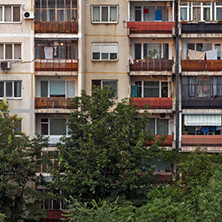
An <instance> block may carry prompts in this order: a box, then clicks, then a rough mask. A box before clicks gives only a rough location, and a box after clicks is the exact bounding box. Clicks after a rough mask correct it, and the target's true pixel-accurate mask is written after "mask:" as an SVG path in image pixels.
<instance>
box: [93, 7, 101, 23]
mask: <svg viewBox="0 0 222 222" xmlns="http://www.w3.org/2000/svg"><path fill="white" fill-rule="evenodd" d="M99 21H100V7H93V22H99Z"/></svg>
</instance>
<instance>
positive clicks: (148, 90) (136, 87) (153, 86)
mask: <svg viewBox="0 0 222 222" xmlns="http://www.w3.org/2000/svg"><path fill="white" fill-rule="evenodd" d="M131 94H132V97H168V82H165V81H141V80H135V81H134V83H133V84H132V90H131Z"/></svg>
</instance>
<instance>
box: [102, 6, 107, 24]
mask: <svg viewBox="0 0 222 222" xmlns="http://www.w3.org/2000/svg"><path fill="white" fill-rule="evenodd" d="M102 22H108V7H102Z"/></svg>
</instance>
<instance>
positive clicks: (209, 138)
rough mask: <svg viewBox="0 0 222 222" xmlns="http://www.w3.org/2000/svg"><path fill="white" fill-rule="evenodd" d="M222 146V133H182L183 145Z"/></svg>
mask: <svg viewBox="0 0 222 222" xmlns="http://www.w3.org/2000/svg"><path fill="white" fill-rule="evenodd" d="M198 145H201V146H222V135H182V146H198Z"/></svg>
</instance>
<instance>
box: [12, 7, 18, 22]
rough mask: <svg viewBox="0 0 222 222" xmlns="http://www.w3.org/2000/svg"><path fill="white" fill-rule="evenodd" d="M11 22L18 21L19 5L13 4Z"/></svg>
mask: <svg viewBox="0 0 222 222" xmlns="http://www.w3.org/2000/svg"><path fill="white" fill-rule="evenodd" d="M13 22H20V6H13Z"/></svg>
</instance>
